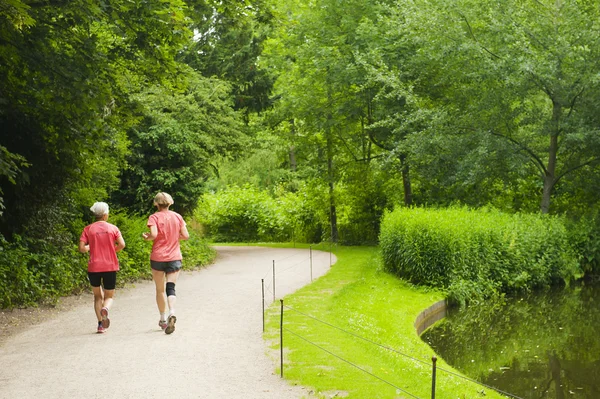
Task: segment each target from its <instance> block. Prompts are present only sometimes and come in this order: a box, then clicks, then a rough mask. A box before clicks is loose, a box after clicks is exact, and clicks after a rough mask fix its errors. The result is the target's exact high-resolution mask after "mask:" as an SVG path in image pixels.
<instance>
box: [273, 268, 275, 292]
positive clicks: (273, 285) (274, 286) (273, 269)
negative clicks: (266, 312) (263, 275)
mask: <svg viewBox="0 0 600 399" xmlns="http://www.w3.org/2000/svg"><path fill="white" fill-rule="evenodd" d="M273 302H275V259H273Z"/></svg>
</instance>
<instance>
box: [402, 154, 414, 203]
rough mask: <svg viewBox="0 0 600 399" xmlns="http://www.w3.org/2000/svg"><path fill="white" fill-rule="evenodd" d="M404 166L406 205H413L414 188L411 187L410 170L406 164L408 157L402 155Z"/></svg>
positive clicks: (403, 182)
mask: <svg viewBox="0 0 600 399" xmlns="http://www.w3.org/2000/svg"><path fill="white" fill-rule="evenodd" d="M400 164H401V165H402V186H403V187H404V205H406V206H411V205H412V187H411V185H410V173H409V172H410V170H409V167H408V163H407V162H406V155H400Z"/></svg>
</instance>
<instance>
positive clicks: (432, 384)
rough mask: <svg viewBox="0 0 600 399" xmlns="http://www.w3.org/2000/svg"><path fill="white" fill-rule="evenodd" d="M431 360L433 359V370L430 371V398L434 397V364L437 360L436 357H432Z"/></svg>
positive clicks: (433, 398)
mask: <svg viewBox="0 0 600 399" xmlns="http://www.w3.org/2000/svg"><path fill="white" fill-rule="evenodd" d="M431 360H432V361H433V370H432V372H431V399H435V374H436V367H435V364H436V362H437V357H435V356H434V357H432V358H431Z"/></svg>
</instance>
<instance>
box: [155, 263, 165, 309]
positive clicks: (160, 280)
mask: <svg viewBox="0 0 600 399" xmlns="http://www.w3.org/2000/svg"><path fill="white" fill-rule="evenodd" d="M152 280H154V285H155V286H156V305H157V306H158V311H159V312H160V314H161V315H162V314H164V313H166V310H167V295H166V294H165V272H163V271H158V270H154V269H152Z"/></svg>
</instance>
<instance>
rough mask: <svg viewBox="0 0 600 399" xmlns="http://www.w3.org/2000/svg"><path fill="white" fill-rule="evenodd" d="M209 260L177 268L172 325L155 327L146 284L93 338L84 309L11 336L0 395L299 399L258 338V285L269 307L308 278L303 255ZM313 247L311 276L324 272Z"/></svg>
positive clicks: (242, 253)
mask: <svg viewBox="0 0 600 399" xmlns="http://www.w3.org/2000/svg"><path fill="white" fill-rule="evenodd" d="M215 248H216V249H217V252H218V256H217V260H216V262H215V263H214V264H212V265H210V266H208V267H207V268H205V269H202V270H200V271H196V272H183V273H182V275H181V276H180V279H179V282H178V284H177V298H178V306H177V325H176V330H175V332H174V333H173V334H172V335H166V334H164V332H163V331H162V330H160V328H159V327H158V325H157V323H158V312H157V310H156V305H155V301H154V285H153V283H152V282H142V283H138V284H136V286H135V287H133V288H127V289H120V290H117V296H116V300H115V304H114V305H113V308H112V309H111V312H110V319H111V327H110V329H109V331H108V332H107V333H106V334H96V332H95V327H96V322H95V316H94V314H93V310H92V296H91V294H90V295H89V298H86V299H89V300H86V301H83V302H85V304H83V303H82V304H81V305H79V306H76V307H75V308H73V309H71V310H69V311H67V312H63V313H60V314H58V315H56V316H55V317H53V318H52V319H51V320H48V321H45V322H42V323H41V324H38V325H36V326H33V327H32V328H29V329H27V330H25V331H24V332H22V333H18V334H16V335H15V336H12V337H9V338H8V339H7V340H6V341H5V342H4V343H3V344H2V346H0V359H2V366H0V398H7V399H8V398H11V399H12V398H25V399H28V398H45V399H52V398H74V399H75V398H103V399H108V398H115V399H117V398H118V399H126V398H132V399H133V398H143V399H150V398H161V399H164V398H172V399H180V398H182V399H185V398H203V399H213V398H214V399H217V398H218V399H223V398H228V399H237V398H239V399H288V398H289V399H292V398H293V399H300V398H306V397H309V396H310V394H309V392H308V391H307V390H306V389H304V388H302V387H298V386H291V385H289V384H288V383H287V382H286V381H284V380H281V379H280V378H279V376H278V375H276V374H275V367H276V366H275V364H274V362H273V361H272V360H271V359H270V358H269V357H268V356H267V346H266V344H265V342H264V341H263V338H262V300H261V296H262V295H261V279H264V280H265V287H266V289H265V295H266V300H267V304H270V303H271V302H272V301H273V284H272V279H273V260H275V261H276V262H275V269H276V281H275V283H276V284H275V289H276V298H277V299H279V298H281V297H283V296H284V295H286V294H289V293H291V292H293V291H295V290H296V289H298V288H300V287H302V286H304V285H306V284H308V283H309V282H310V260H309V250H307V249H274V248H263V247H215ZM330 262H331V263H333V262H335V257H332V258H331V260H330V255H329V253H327V252H319V251H312V265H313V268H312V276H313V278H317V277H319V276H321V275H323V274H325V273H326V272H327V270H328V269H329V266H330Z"/></svg>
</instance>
